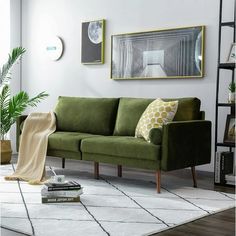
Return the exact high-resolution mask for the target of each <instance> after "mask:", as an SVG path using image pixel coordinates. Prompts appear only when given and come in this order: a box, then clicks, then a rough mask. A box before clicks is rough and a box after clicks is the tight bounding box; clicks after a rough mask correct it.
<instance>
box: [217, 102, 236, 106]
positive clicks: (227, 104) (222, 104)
mask: <svg viewBox="0 0 236 236" xmlns="http://www.w3.org/2000/svg"><path fill="white" fill-rule="evenodd" d="M217 106H218V107H234V106H235V103H222V102H220V103H218V104H217Z"/></svg>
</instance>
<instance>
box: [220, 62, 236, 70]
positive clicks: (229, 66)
mask: <svg viewBox="0 0 236 236" xmlns="http://www.w3.org/2000/svg"><path fill="white" fill-rule="evenodd" d="M219 68H220V69H227V70H233V69H235V63H220V64H219Z"/></svg>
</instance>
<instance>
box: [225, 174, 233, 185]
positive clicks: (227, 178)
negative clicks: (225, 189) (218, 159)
mask: <svg viewBox="0 0 236 236" xmlns="http://www.w3.org/2000/svg"><path fill="white" fill-rule="evenodd" d="M225 181H226V184H229V185H235V175H234V174H233V173H232V174H229V175H225Z"/></svg>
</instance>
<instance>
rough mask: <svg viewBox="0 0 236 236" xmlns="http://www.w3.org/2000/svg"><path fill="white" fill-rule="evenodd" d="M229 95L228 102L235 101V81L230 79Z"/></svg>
mask: <svg viewBox="0 0 236 236" xmlns="http://www.w3.org/2000/svg"><path fill="white" fill-rule="evenodd" d="M228 89H229V97H228V101H229V103H235V82H234V81H232V82H231V83H230V84H229V87H228Z"/></svg>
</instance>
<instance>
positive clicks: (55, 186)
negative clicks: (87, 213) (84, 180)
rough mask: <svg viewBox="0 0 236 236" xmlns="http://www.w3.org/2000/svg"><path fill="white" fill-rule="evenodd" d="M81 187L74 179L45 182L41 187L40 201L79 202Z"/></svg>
mask: <svg viewBox="0 0 236 236" xmlns="http://www.w3.org/2000/svg"><path fill="white" fill-rule="evenodd" d="M82 193H83V188H82V187H81V185H80V184H79V183H78V182H76V181H68V182H64V183H50V182H48V183H45V184H44V186H43V188H42V189H41V196H42V203H57V202H58V203H59V202H79V201H80V195H81V194H82Z"/></svg>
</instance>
